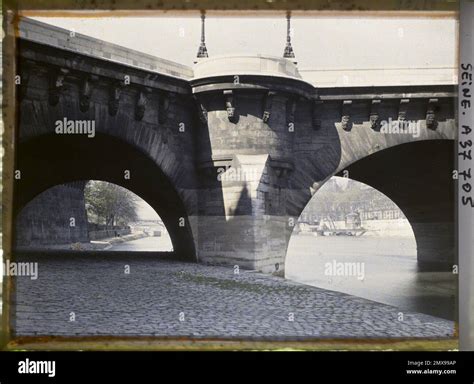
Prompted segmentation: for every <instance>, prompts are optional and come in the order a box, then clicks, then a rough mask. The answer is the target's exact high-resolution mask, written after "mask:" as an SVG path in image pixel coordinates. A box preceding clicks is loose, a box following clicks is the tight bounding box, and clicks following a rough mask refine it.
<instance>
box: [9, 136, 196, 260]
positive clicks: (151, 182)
mask: <svg viewBox="0 0 474 384" xmlns="http://www.w3.org/2000/svg"><path fill="white" fill-rule="evenodd" d="M16 169H19V170H21V179H20V180H16V181H15V194H14V215H15V217H16V216H17V214H18V213H19V211H20V210H21V209H22V208H23V207H24V206H25V205H26V204H27V203H28V202H29V201H31V200H32V199H33V198H34V197H36V196H37V195H38V194H40V193H41V192H43V191H46V190H47V189H49V188H51V187H53V186H55V185H60V184H65V183H68V182H73V181H78V180H102V181H107V182H110V183H114V184H117V185H120V186H122V187H124V188H127V189H129V190H130V191H132V192H133V193H135V194H136V195H138V196H140V197H141V198H142V199H143V200H145V201H146V202H147V203H148V204H149V205H150V206H151V207H152V208H153V209H154V210H155V211H156V212H157V213H158V215H159V216H160V218H161V219H162V220H163V222H164V224H165V225H166V228H167V230H168V232H169V235H170V237H171V241H172V243H173V247H174V252H175V254H176V257H178V258H181V259H187V260H195V249H194V242H193V237H192V233H191V229H190V225H189V221H188V217H187V213H186V209H185V207H184V204H183V202H182V200H181V198H180V196H179V194H178V193H177V191H176V190H175V188H174V187H173V185H172V183H171V182H170V180H169V179H168V177H167V176H166V175H165V174H164V173H163V171H162V170H161V169H160V167H159V166H158V165H157V164H156V163H155V162H154V161H153V160H151V158H149V157H148V156H147V155H145V154H144V153H143V152H141V151H140V150H139V149H137V148H135V147H134V146H132V145H130V144H127V143H124V142H123V141H121V140H119V139H117V138H114V137H111V136H107V135H101V134H97V135H96V136H95V137H94V138H87V137H86V136H83V135H45V136H40V137H38V138H35V139H32V140H29V141H26V142H24V143H22V144H20V145H19V148H18V150H17V159H16ZM125 170H129V171H130V179H126V178H125V177H124V175H125ZM181 218H184V223H185V225H184V226H182V225H180V219H181ZM181 222H182V220H181Z"/></svg>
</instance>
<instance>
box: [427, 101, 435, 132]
mask: <svg viewBox="0 0 474 384" xmlns="http://www.w3.org/2000/svg"><path fill="white" fill-rule="evenodd" d="M437 109H438V99H429V100H428V108H427V109H426V128H428V129H432V130H436V128H438V119H437V117H436V111H437Z"/></svg>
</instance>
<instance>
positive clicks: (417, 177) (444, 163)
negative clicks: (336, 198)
mask: <svg viewBox="0 0 474 384" xmlns="http://www.w3.org/2000/svg"><path fill="white" fill-rule="evenodd" d="M454 166H455V165H454V141H452V140H427V141H419V142H413V143H407V144H401V145H398V146H395V147H391V148H389V149H386V150H383V151H380V152H376V153H374V154H372V155H370V156H367V157H365V158H363V159H361V160H359V161H357V162H355V163H353V164H351V165H350V166H349V167H347V168H346V170H347V171H349V174H348V177H349V178H351V179H354V180H357V181H360V182H362V183H364V184H367V185H370V186H371V187H373V188H375V189H377V190H379V191H380V192H382V193H383V194H385V195H386V196H387V197H389V198H390V199H391V200H393V202H394V203H395V204H397V205H398V206H399V207H400V209H401V210H402V211H403V213H404V214H405V216H406V217H407V219H408V220H409V221H410V224H411V225H412V228H413V231H414V233H415V237H416V242H417V254H418V265H419V267H420V269H422V270H450V269H451V268H452V265H453V264H454V263H455V262H456V257H455V255H456V252H455V241H454V239H455V229H456V228H455V206H456V204H455V203H456V202H455V184H454V180H453V170H454ZM337 176H343V174H342V172H341V173H340V174H338V175H337Z"/></svg>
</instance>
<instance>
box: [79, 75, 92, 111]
mask: <svg viewBox="0 0 474 384" xmlns="http://www.w3.org/2000/svg"><path fill="white" fill-rule="evenodd" d="M92 80H93V79H92V78H91V77H89V76H85V77H84V78H83V79H82V82H81V93H80V95H79V109H80V110H81V112H87V111H88V110H89V108H90V101H91V93H92V84H91V83H92Z"/></svg>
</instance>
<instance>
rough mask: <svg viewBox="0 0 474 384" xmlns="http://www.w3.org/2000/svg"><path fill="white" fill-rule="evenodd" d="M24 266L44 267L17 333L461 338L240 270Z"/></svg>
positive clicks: (22, 281) (412, 316)
mask: <svg viewBox="0 0 474 384" xmlns="http://www.w3.org/2000/svg"><path fill="white" fill-rule="evenodd" d="M22 260H23V261H38V263H39V264H38V279H36V280H32V279H30V278H29V277H25V276H23V277H18V278H17V294H16V311H15V313H16V327H15V330H16V334H17V335H25V336H26V335H69V336H71V335H128V336H130V335H152V336H191V337H196V338H199V337H225V338H274V339H284V338H288V339H298V338H351V337H355V338H385V337H393V338H401V337H423V338H426V337H428V338H439V337H442V338H446V337H452V336H453V331H454V323H453V322H452V321H448V320H444V319H440V318H436V317H433V316H429V315H425V314H420V313H414V312H404V311H401V310H400V309H398V308H395V307H391V306H388V305H385V304H380V303H376V302H373V301H370V300H366V299H362V298H358V297H354V296H350V295H347V294H343V293H339V292H333V291H328V290H323V289H319V288H315V287H311V286H307V285H303V284H299V283H295V282H291V281H288V280H284V279H282V278H279V277H275V276H271V275H267V274H261V273H257V272H252V271H245V270H240V271H239V273H238V274H236V273H235V272H236V270H234V268H230V267H217V266H207V265H202V264H201V265H198V264H193V263H183V262H175V261H171V260H167V259H163V258H160V257H155V258H154V257H152V256H149V255H148V256H144V255H139V256H137V255H134V256H130V255H128V256H126V255H125V254H121V255H118V254H116V253H115V254H114V256H112V255H111V254H102V255H99V256H94V257H91V256H88V257H86V256H77V255H76V256H74V255H68V256H62V257H52V256H48V257H45V256H38V257H35V256H33V255H30V256H28V257H22ZM127 272H129V273H127ZM402 315H403V318H402V317H401V316H402Z"/></svg>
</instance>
